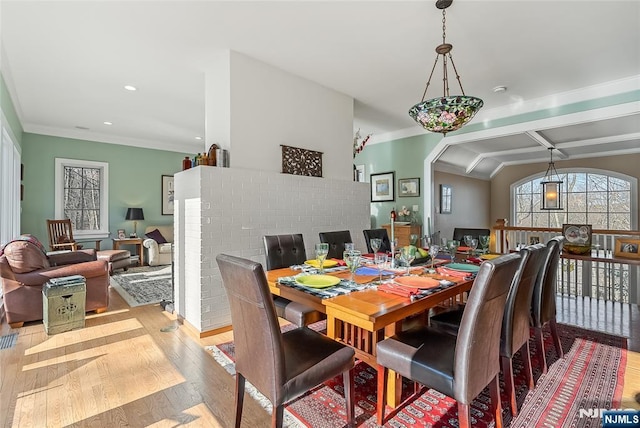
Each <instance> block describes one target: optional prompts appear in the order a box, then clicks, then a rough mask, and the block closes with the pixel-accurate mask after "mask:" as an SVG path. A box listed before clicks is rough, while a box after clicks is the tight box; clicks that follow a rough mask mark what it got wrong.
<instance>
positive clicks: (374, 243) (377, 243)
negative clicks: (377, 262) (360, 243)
mask: <svg viewBox="0 0 640 428" xmlns="http://www.w3.org/2000/svg"><path fill="white" fill-rule="evenodd" d="M369 244H370V245H371V250H372V251H373V254H377V253H378V250H380V247H382V239H380V238H371V240H370V241H369Z"/></svg>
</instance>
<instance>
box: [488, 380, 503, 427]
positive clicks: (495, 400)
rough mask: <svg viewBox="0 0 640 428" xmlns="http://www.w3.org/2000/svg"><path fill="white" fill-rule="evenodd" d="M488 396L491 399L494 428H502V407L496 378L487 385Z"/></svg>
mask: <svg viewBox="0 0 640 428" xmlns="http://www.w3.org/2000/svg"><path fill="white" fill-rule="evenodd" d="M489 394H490V397H491V413H493V418H494V419H495V421H496V428H502V406H501V405H500V383H499V381H498V376H497V375H496V377H494V378H493V380H492V381H491V383H490V384H489Z"/></svg>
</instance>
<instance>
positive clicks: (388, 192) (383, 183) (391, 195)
mask: <svg viewBox="0 0 640 428" xmlns="http://www.w3.org/2000/svg"><path fill="white" fill-rule="evenodd" d="M395 174H396V173H395V172H383V173H380V174H371V175H370V176H369V177H370V181H371V202H387V201H395V199H396V197H395V188H394V184H395V179H396V178H395Z"/></svg>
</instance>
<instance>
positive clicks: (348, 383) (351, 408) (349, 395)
mask: <svg viewBox="0 0 640 428" xmlns="http://www.w3.org/2000/svg"><path fill="white" fill-rule="evenodd" d="M342 382H343V383H344V399H345V404H346V406H347V426H348V427H353V426H355V419H354V418H355V405H354V402H353V400H354V399H355V387H354V385H353V371H352V370H347V371H346V372H344V373H342Z"/></svg>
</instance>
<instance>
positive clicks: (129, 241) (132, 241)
mask: <svg viewBox="0 0 640 428" xmlns="http://www.w3.org/2000/svg"><path fill="white" fill-rule="evenodd" d="M121 245H134V246H135V247H136V252H137V255H138V258H139V259H140V266H144V251H143V248H142V238H124V239H117V238H113V249H114V250H119V249H120V246H121Z"/></svg>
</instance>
